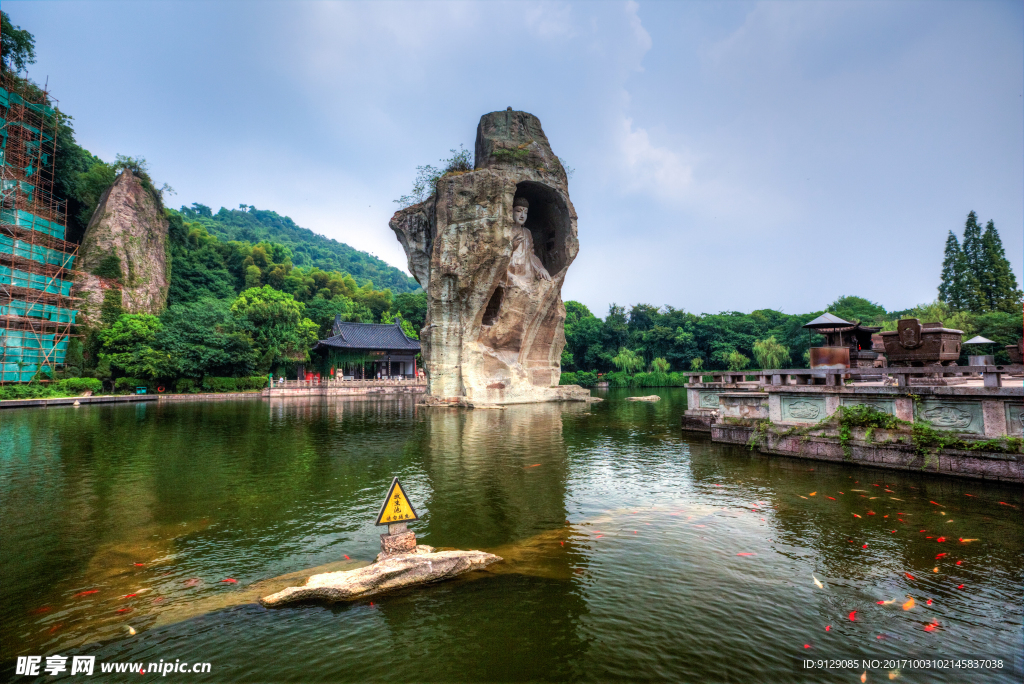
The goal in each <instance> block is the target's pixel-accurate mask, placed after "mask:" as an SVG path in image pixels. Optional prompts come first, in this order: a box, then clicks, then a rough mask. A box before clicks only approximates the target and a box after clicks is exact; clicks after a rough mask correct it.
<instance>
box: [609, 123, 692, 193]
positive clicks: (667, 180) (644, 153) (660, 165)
mask: <svg viewBox="0 0 1024 684" xmlns="http://www.w3.org/2000/svg"><path fill="white" fill-rule="evenodd" d="M619 139H620V150H621V157H620V159H619V160H617V161H618V164H617V166H618V167H619V168H620V169H621V172H622V174H623V179H624V187H625V189H626V190H627V191H629V192H640V193H650V194H652V195H654V196H656V197H659V198H661V199H665V200H677V199H680V198H681V197H682V196H683V195H684V194H685V193H686V192H687V191H688V190H689V189H690V187H691V186H692V185H693V167H692V166H691V165H689V164H686V163H684V162H683V160H682V159H681V158H680V155H679V154H677V153H676V152H673V151H672V150H670V149H668V148H667V147H658V146H656V145H654V144H653V143H651V138H650V135H649V134H648V133H647V131H646V130H645V129H643V128H634V127H633V120H632V119H629V118H627V119H623V121H622V124H621V129H620V133H619Z"/></svg>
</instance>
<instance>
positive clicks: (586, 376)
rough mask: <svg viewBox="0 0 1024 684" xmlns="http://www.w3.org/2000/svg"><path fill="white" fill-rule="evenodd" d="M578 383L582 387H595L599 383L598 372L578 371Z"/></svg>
mask: <svg viewBox="0 0 1024 684" xmlns="http://www.w3.org/2000/svg"><path fill="white" fill-rule="evenodd" d="M576 384H577V385H579V386H580V387H593V386H594V385H596V384H597V373H589V372H587V371H578V372H577V373H576Z"/></svg>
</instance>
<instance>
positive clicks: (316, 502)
mask: <svg viewBox="0 0 1024 684" xmlns="http://www.w3.org/2000/svg"><path fill="white" fill-rule="evenodd" d="M647 392H648V393H649V392H650V390H648V391H647ZM629 393H630V392H629V391H628V390H622V391H619V390H611V391H605V392H603V393H598V394H599V396H604V397H605V399H606V401H604V402H603V403H598V404H593V405H580V404H563V405H554V404H551V405H532V406H519V407H510V408H508V409H506V410H476V411H465V410H455V409H439V408H424V407H418V406H415V404H414V401H413V400H411V399H409V398H398V399H383V400H371V401H354V400H332V401H322V400H320V399H310V400H305V399H292V400H275V401H266V400H252V401H239V402H211V403H168V404H136V405H118V406H102V405H94V406H84V407H81V408H78V409H73V408H70V407H68V408H49V409H43V410H33V409H28V410H21V409H19V410H7V411H3V412H2V413H0V621H2V622H0V678H2V679H4V680H6V679H8V678H12V679H15V680H16V681H30V680H32V678H31V677H16V676H15V675H14V672H15V659H16V657H17V656H24V655H42V656H46V655H54V654H59V655H64V656H69V660H68V665H69V666H70V663H71V660H70V656H73V655H92V656H96V663H97V664H96V674H94V675H93V677H84V676H82V675H76V676H75V677H69V679H72V680H74V679H80V680H86V681H89V680H99V681H126V680H127V681H139V682H145V681H151V680H158V679H159V680H164V681H176V680H177V681H196V682H201V681H210V682H221V681H224V682H227V681H231V682H335V681H337V682H341V681H367V680H387V681H395V682H397V681H413V680H415V681H595V680H600V681H714V682H744V683H746V682H755V681H756V682H767V681H815V682H820V681H836V682H854V681H860V676H861V673H862V672H863V671H864V670H865V668H864V667H863V666H862V665H861V664H860V661H861V660H862V659H874V660H877V661H878V663H877V666H875V667H869V668H868V671H867V681H869V682H870V681H890V676H891V675H895V676H896V677H897V681H906V682H961V681H972V682H974V681H977V682H1019V681H1020V680H1021V677H1022V671H1024V666H1022V656H1021V654H1022V651H1024V643H1022V618H1024V616H1022V603H1024V591H1022V582H1024V576H1022V575H1024V518H1022V516H1021V509H1022V507H1024V501H1022V491H1021V488H1020V487H1019V486H1004V485H994V484H986V483H982V482H975V481H968V480H957V479H953V478H939V477H934V476H927V475H924V474H921V473H902V472H890V471H883V470H873V469H868V468H860V467H853V466H846V465H837V464H826V463H818V462H813V461H802V460H795V459H785V458H778V457H766V456H761V455H759V454H757V453H756V452H753V453H752V452H750V451H748V450H747V449H744V448H739V447H732V446H723V445H715V444H712V443H711V442H710V441H708V440H707V439H706V438H704V437H702V436H698V435H692V434H688V433H682V432H681V431H680V430H679V427H678V426H679V416H680V414H681V413H682V411H683V409H684V408H685V391H684V390H683V389H666V390H661V391H658V394H660V395H661V396H662V397H663V400H662V401H661V402H659V403H656V404H649V403H639V402H627V401H625V397H626V396H628V395H629ZM396 475H397V476H398V477H400V478H401V480H402V483H403V485H404V486H405V488H406V490H407V492H408V493H409V495H410V497H411V499H412V501H413V503H414V505H417V506H418V509H419V514H420V516H421V520H420V521H419V522H418V523H416V524H414V525H412V527H413V529H415V531H416V532H417V533H418V535H419V538H420V542H421V543H424V544H430V545H433V546H438V547H454V548H461V549H483V550H487V551H492V552H494V553H497V554H499V555H501V556H503V557H504V558H506V559H507V561H506V562H505V563H501V564H497V565H495V566H492V568H491V569H489V570H488V571H483V572H478V573H474V574H472V575H469V576H465V577H463V578H459V579H456V580H454V581H450V582H447V583H442V584H437V585H433V586H426V587H419V588H415V589H408V590H405V591H402V592H399V593H395V594H391V595H385V596H381V597H378V598H373V599H371V600H363V601H357V602H353V603H344V604H335V605H317V604H307V605H299V606H293V607H287V608H280V609H274V610H267V609H264V608H262V607H260V606H259V605H258V604H256V603H254V599H255V598H256V597H257V596H259V595H261V594H264V593H271V589H273V588H275V587H280V586H285V585H287V584H289V583H290V584H295V583H296V582H297V581H298V580H297V579H295V578H291V579H289V578H285V579H284V580H283V581H282V580H277V581H276V583H275V581H273V580H272V578H275V577H277V576H280V575H287V574H289V573H300V576H301V571H303V570H305V569H308V568H314V567H320V566H326V568H327V569H343V568H347V567H357V566H359V565H361V564H366V563H367V562H368V561H370V560H372V558H373V556H374V555H375V554H376V553H377V551H378V550H379V539H378V534H379V533H380V532H382V531H383V528H378V527H374V526H373V520H374V517H375V515H376V512H377V509H378V507H379V506H380V503H381V500H382V498H383V496H384V494H385V492H386V489H387V487H388V485H389V484H390V482H391V478H392V477H393V476H396ZM961 539H962V540H964V541H960V540H961ZM968 540H969V541H968ZM941 554H945V555H941ZM345 556H348V558H349V560H346V559H345ZM911 577H912V578H913V579H911ZM225 579H234V580H236V582H225V581H223V580H225ZM815 579H816V580H817V581H819V582H820V583H821V585H822V587H821V588H819V587H818V586H817V585H816V582H815ZM268 580H270V581H268ZM257 583H262V584H257ZM254 585H255V586H254ZM90 592H91V593H90ZM132 594H134V596H133V595H132ZM908 597H913V598H914V606H913V607H909V606H907V607H908V608H909V609H907V610H904V604H905V603H906V602H907V601H908V600H909V599H908ZM929 600H930V601H931V604H929V603H928V602H929ZM371 601H372V603H371ZM879 602H885V603H879ZM853 611H856V612H855V613H853ZM851 617H852V618H853V619H852V620H851ZM129 627H130V628H132V629H134V630H135V632H136V634H135V635H131V634H130V633H129V631H128V630H129ZM826 628H827V631H826ZM850 658H855V659H856V660H857V664H856V667H845V668H839V669H833V670H807V669H805V668H804V665H803V663H804V660H805V659H810V660H832V659H850ZM896 658H898V659H940V658H947V659H953V658H994V659H1000V660H1001V661H1002V664H1003V667H1002V669H997V668H988V669H979V670H971V671H965V670H963V669H941V668H935V667H931V668H925V669H915V668H914V667H913V666H912V665H908V664H906V663H902V664H899V666H897V667H893V666H892V663H891V662H887V661H890V660H892V659H896ZM161 660H162V661H164V662H175V661H182V662H189V663H194V662H208V663H210V668H211V671H210V673H209V674H175V673H172V674H169V675H167V676H166V677H160V676H159V675H157V674H154V673H151V672H147V674H145V675H144V676H139V675H138V674H135V675H134V676H131V677H129V675H124V674H122V675H120V676H115V675H106V676H104V675H103V674H102V673H101V672H100V667H101V664H102V663H115V662H121V663H141V664H143V666H144V669H147V670H148V668H149V663H159V662H160V661H161ZM43 662H44V665H45V659H44V661H43ZM69 669H70V667H69ZM896 669H898V670H899V672H898V673H897V672H893V673H890V670H896ZM64 674H67V673H64ZM126 678H127V679H126ZM40 679H46V680H47V681H49V680H53V679H56V677H50V676H45V677H40Z"/></svg>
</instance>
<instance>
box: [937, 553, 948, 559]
mask: <svg viewBox="0 0 1024 684" xmlns="http://www.w3.org/2000/svg"><path fill="white" fill-rule="evenodd" d="M945 555H946V554H944V553H940V554H939V555H938V556H936V557H935V560H939V559H940V558H942V557H943V556H945Z"/></svg>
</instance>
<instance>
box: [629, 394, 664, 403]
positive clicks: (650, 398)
mask: <svg viewBox="0 0 1024 684" xmlns="http://www.w3.org/2000/svg"><path fill="white" fill-rule="evenodd" d="M626 401H649V402H652V403H653V402H655V401H661V397H659V396H658V395H657V394H648V395H647V396H646V397H626Z"/></svg>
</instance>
